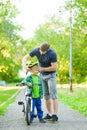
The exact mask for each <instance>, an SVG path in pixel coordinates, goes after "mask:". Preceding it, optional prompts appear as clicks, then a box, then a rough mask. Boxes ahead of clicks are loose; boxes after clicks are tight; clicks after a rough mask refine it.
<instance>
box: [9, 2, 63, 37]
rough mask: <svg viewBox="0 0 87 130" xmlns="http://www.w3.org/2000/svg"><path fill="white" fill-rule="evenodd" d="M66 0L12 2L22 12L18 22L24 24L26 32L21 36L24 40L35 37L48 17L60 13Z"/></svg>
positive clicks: (17, 19)
mask: <svg viewBox="0 0 87 130" xmlns="http://www.w3.org/2000/svg"><path fill="white" fill-rule="evenodd" d="M64 1H65V0H11V2H12V3H14V4H16V6H17V8H18V9H19V11H20V14H19V15H18V16H17V18H16V21H17V22H18V23H19V24H22V26H23V27H24V30H23V31H22V32H21V35H22V37H23V38H24V39H27V38H31V37H33V34H34V31H35V29H36V28H37V27H38V25H39V24H40V23H44V22H45V20H46V17H45V16H46V15H47V16H50V15H53V14H57V13H58V9H59V8H60V7H61V6H63V5H64Z"/></svg>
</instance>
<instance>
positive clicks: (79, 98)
mask: <svg viewBox="0 0 87 130" xmlns="http://www.w3.org/2000/svg"><path fill="white" fill-rule="evenodd" d="M58 97H59V100H60V101H62V102H63V103H65V104H66V105H68V106H70V107H71V108H72V109H74V110H77V111H79V112H80V113H81V114H83V115H84V116H86V117H87V88H73V92H70V91H69V88H58Z"/></svg>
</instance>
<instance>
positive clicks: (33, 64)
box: [26, 61, 38, 68]
mask: <svg viewBox="0 0 87 130" xmlns="http://www.w3.org/2000/svg"><path fill="white" fill-rule="evenodd" d="M26 65H27V66H28V67H29V68H32V67H33V66H35V65H38V61H27V62H26Z"/></svg>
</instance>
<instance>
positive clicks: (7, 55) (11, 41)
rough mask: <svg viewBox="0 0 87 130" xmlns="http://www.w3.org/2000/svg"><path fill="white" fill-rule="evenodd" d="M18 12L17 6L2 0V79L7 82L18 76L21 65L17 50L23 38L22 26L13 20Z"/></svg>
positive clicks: (0, 46)
mask: <svg viewBox="0 0 87 130" xmlns="http://www.w3.org/2000/svg"><path fill="white" fill-rule="evenodd" d="M17 14H18V10H17V8H16V7H15V6H14V5H11V3H10V1H9V0H8V1H6V2H4V3H3V2H0V16H1V17H0V61H1V63H0V75H1V77H0V80H3V79H4V80H6V81H7V82H12V80H13V79H14V78H15V77H18V70H19V67H20V65H19V63H18V62H19V61H18V60H19V59H18V56H17V55H18V54H17V51H19V49H18V43H20V42H21V40H22V38H21V37H20V36H19V35H18V32H19V31H20V29H21V26H20V25H18V24H17V23H15V22H13V21H14V17H16V15H17ZM16 56H17V58H16Z"/></svg>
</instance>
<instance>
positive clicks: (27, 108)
mask: <svg viewBox="0 0 87 130" xmlns="http://www.w3.org/2000/svg"><path fill="white" fill-rule="evenodd" d="M33 85H39V84H33ZM33 85H32V86H33ZM17 86H22V85H17ZM23 86H24V84H23ZM25 101H26V102H25V103H24V102H23V101H18V105H23V110H22V112H24V115H25V120H26V122H27V125H30V124H31V111H32V92H31V87H29V86H28V91H27V92H26V94H25ZM34 117H35V118H36V117H37V114H35V115H34Z"/></svg>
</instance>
